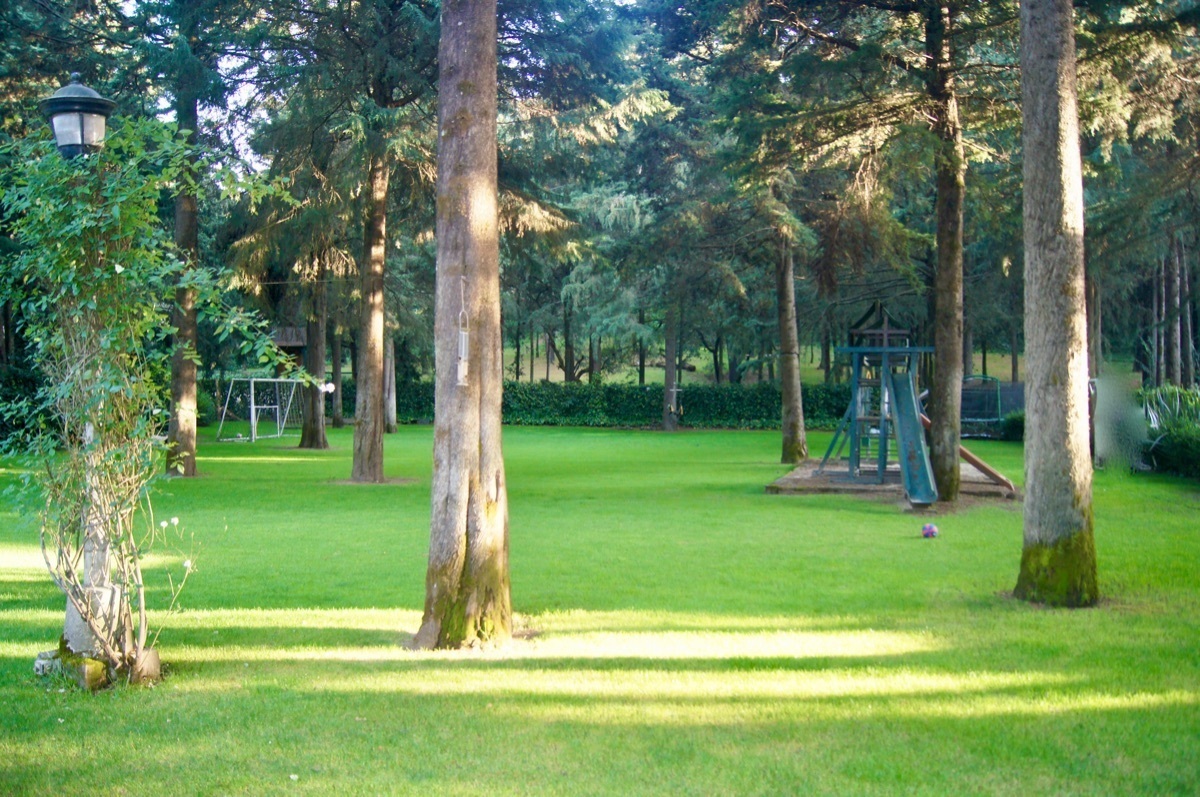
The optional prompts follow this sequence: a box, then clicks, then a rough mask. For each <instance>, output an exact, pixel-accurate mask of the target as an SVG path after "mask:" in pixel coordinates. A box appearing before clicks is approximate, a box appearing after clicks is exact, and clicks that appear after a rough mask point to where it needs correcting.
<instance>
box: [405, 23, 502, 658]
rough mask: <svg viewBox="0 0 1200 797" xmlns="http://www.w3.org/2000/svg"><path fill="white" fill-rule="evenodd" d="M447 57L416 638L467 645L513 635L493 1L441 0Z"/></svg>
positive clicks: (441, 99) (442, 75) (442, 63)
mask: <svg viewBox="0 0 1200 797" xmlns="http://www.w3.org/2000/svg"><path fill="white" fill-rule="evenodd" d="M438 59H439V81H438V85H439V95H438V105H439V108H438V127H439V136H438V180H437V306H436V316H435V321H434V337H435V341H436V347H435V355H436V389H435V406H434V444H433V490H432V513H431V514H432V517H431V522H430V539H429V567H428V570H427V571H426V578H425V614H424V617H423V619H422V622H421V628H420V630H419V631H418V632H417V635H416V637H415V639H414V640H413V643H414V646H416V647H419V648H433V647H437V648H461V647H473V646H476V645H484V644H496V643H500V642H503V641H504V640H505V639H507V638H508V637H509V636H510V635H511V628H512V605H511V601H510V597H509V575H508V492H507V487H506V485H505V476H504V457H503V453H502V448H501V422H500V421H501V418H500V408H501V398H502V391H503V376H504V373H503V367H504V362H503V356H502V351H501V337H500V239H499V221H498V210H497V208H498V203H497V168H496V167H497V163H496V88H495V87H496V4H495V0H447V2H445V3H443V5H442V25H441V42H440V47H439V53H438ZM464 333H465V336H466V340H465V341H464V344H465V355H466V357H465V363H464V362H460V359H459V352H460V348H459V347H460V335H461V334H464ZM464 366H465V367H464ZM460 374H461V375H462V377H461V378H460Z"/></svg>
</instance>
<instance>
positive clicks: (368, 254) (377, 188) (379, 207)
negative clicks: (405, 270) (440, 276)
mask: <svg viewBox="0 0 1200 797" xmlns="http://www.w3.org/2000/svg"><path fill="white" fill-rule="evenodd" d="M389 176H390V175H389V168H388V162H387V156H386V155H384V154H382V153H379V152H376V153H374V154H372V155H371V157H370V162H369V163H368V165H367V189H368V190H369V192H370V195H369V196H368V202H369V209H368V213H369V215H368V218H367V223H366V227H365V228H364V231H363V232H364V235H363V238H364V241H363V257H364V262H363V264H362V267H361V269H362V299H361V301H362V315H361V319H360V324H359V335H358V358H359V359H358V367H357V368H356V369H355V378H356V380H357V381H356V383H355V388H356V391H357V392H356V394H355V402H354V463H353V466H352V468H351V472H350V479H351V480H352V481H356V482H382V481H383V480H384V476H383V429H384V423H385V422H384V417H383V321H384V313H383V299H384V294H383V271H384V263H385V262H386V259H387V194H388V178H389Z"/></svg>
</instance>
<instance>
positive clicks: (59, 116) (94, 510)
mask: <svg viewBox="0 0 1200 797" xmlns="http://www.w3.org/2000/svg"><path fill="white" fill-rule="evenodd" d="M40 105H41V107H42V111H43V113H45V114H46V116H47V118H48V119H49V121H50V126H51V128H52V129H53V130H54V139H55V143H56V144H57V146H58V151H59V153H60V154H61V155H62V156H63V158H65V159H67V160H74V159H76V158H79V157H81V156H83V155H88V154H91V153H94V152H97V151H99V150H100V149H101V148H102V147H103V146H104V136H105V133H106V128H107V122H108V117H109V116H110V115H111V114H112V112H113V108H115V107H116V103H115V102H113V101H112V100H109V99H105V98H104V97H101V96H100V95H99V94H97V93H96V92H95V91H94V90H92V89H90V88H88V87H87V86H85V85H83V84H82V83H80V81H79V74H78V73H72V74H71V79H70V82H69V83H68V84H67V85H66V86H63V87H62V88H61V89H59V90H58V91H56V92H54V94H53V95H51V96H50V97H48V98H47V99H44V100H42V101H41V103H40ZM84 442H85V445H86V446H87V449H88V450H87V452H86V454H85V456H86V457H87V464H86V472H87V478H86V481H87V498H86V503H85V507H86V508H85V510H84V516H83V518H82V519H81V520H82V523H83V536H84V541H83V565H84V567H83V581H82V585H81V586H82V587H83V593H84V601H86V604H87V605H86V607H83V606H82V605H76V603H75V601H73V600H71V599H70V598H69V597H68V600H67V616H66V623H65V626H64V629H63V637H64V640H65V641H66V644H67V646H68V647H69V648H70V649H71V651H72V652H74V653H77V654H81V655H88V654H93V653H95V652H96V651H97V647H98V640H97V637H96V629H95V626H98V627H99V629H103V630H104V631H105V632H107V633H106V636H107V637H108V638H109V639H111V638H112V637H113V636H114V635H115V634H117V633H119V632H120V629H119V628H118V626H119V624H120V617H121V612H120V608H121V598H122V592H123V591H122V588H121V587H119V586H116V585H114V584H113V583H112V580H111V574H110V570H111V560H110V544H111V543H110V540H109V535H108V532H107V529H106V528H105V519H104V517H103V510H102V509H101V506H102V500H101V497H100V495H99V491H98V489H97V487H96V480H95V468H96V467H97V465H96V463H95V462H94V461H93V459H94V458H95V456H96V454H95V453H94V450H92V447H93V445H94V444H95V443H96V440H95V431H94V429H93V427H92V424H91V423H88V424H87V426H86V428H85V430H84ZM88 617H90V618H91V619H92V624H89V622H88Z"/></svg>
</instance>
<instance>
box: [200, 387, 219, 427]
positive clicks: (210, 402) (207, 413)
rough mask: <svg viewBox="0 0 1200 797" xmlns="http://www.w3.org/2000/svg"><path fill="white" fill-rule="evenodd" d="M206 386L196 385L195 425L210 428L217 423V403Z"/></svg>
mask: <svg viewBox="0 0 1200 797" xmlns="http://www.w3.org/2000/svg"><path fill="white" fill-rule="evenodd" d="M205 388H206V385H203V384H198V385H196V425H197V426H211V425H212V424H214V423H216V422H217V402H216V400H214V399H213V394H212V391H211V390H206V389H205Z"/></svg>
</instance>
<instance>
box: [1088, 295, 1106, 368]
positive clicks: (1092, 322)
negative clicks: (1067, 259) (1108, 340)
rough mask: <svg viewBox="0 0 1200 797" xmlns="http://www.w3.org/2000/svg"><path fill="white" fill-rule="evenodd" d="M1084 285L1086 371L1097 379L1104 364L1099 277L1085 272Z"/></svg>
mask: <svg viewBox="0 0 1200 797" xmlns="http://www.w3.org/2000/svg"><path fill="white" fill-rule="evenodd" d="M1084 286H1085V289H1086V291H1087V322H1088V373H1089V374H1090V375H1091V376H1092V378H1093V379H1098V378H1099V377H1100V368H1101V366H1102V365H1103V364H1104V347H1103V342H1104V341H1103V338H1102V337H1101V326H1100V322H1101V318H1102V316H1103V309H1102V306H1101V303H1100V279H1099V278H1098V277H1096V276H1095V275H1093V274H1085V275H1084Z"/></svg>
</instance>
